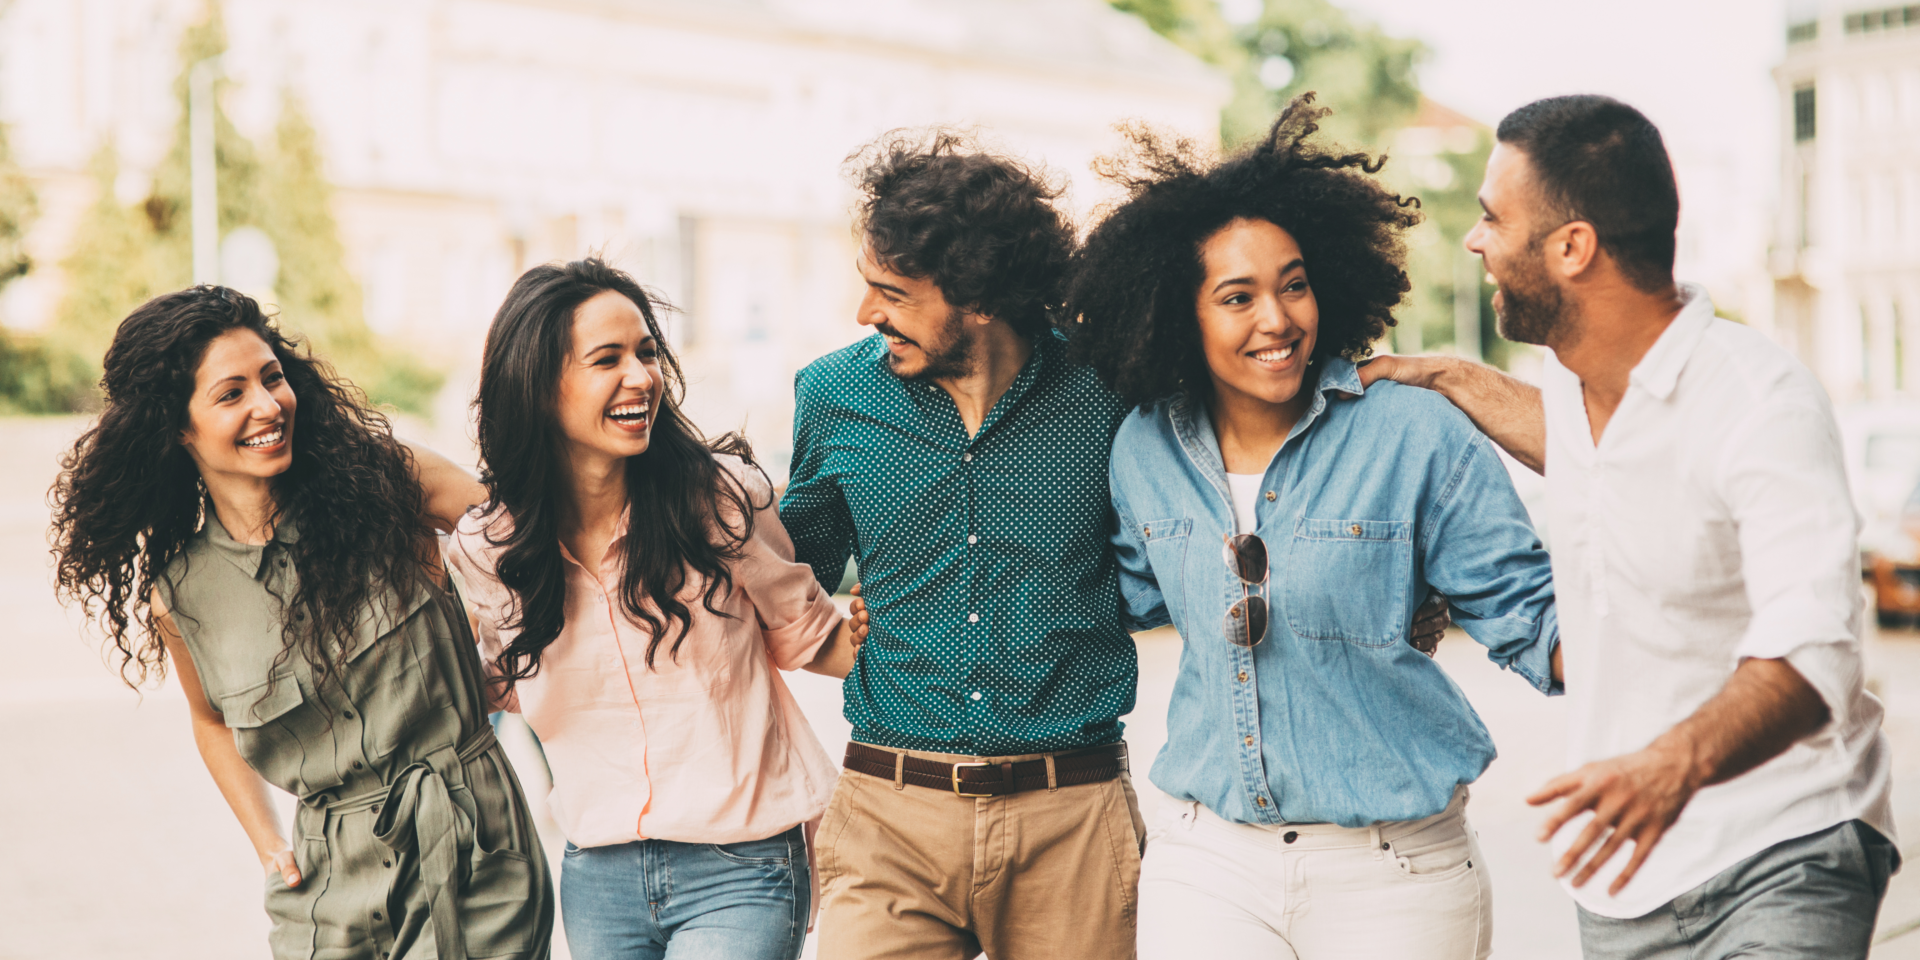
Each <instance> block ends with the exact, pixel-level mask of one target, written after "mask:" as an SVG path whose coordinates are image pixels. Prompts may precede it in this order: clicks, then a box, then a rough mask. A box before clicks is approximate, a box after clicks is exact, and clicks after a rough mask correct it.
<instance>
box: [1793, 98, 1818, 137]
mask: <svg viewBox="0 0 1920 960" xmlns="http://www.w3.org/2000/svg"><path fill="white" fill-rule="evenodd" d="M1813 108H1814V99H1813V88H1812V87H1810V86H1808V87H1796V88H1795V89H1794V91H1793V142H1795V143H1805V142H1807V141H1808V140H1812V139H1813V134H1814V114H1813Z"/></svg>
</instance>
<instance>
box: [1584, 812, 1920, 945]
mask: <svg viewBox="0 0 1920 960" xmlns="http://www.w3.org/2000/svg"><path fill="white" fill-rule="evenodd" d="M1898 869H1900V852H1899V851H1898V850H1896V849H1894V846H1893V844H1892V843H1891V842H1890V841H1888V840H1887V838H1885V837H1883V836H1881V835H1880V832H1879V831H1878V830H1875V829H1873V828H1872V827H1869V826H1867V825H1866V824H1865V823H1862V822H1860V821H1858V820H1850V821H1848V822H1846V823H1842V824H1839V825H1837V826H1833V827H1828V828H1827V829H1825V830H1822V831H1820V832H1819V833H1812V834H1808V835H1806V836H1804V837H1798V838H1795V839H1793V840H1787V841H1785V842H1782V843H1776V844H1774V845H1773V846H1771V847H1768V848H1767V849H1765V850H1762V851H1760V852H1759V853H1757V854H1754V855H1753V856H1751V857H1748V858H1747V859H1745V860H1742V861H1740V862H1739V863H1736V864H1734V865H1733V866H1732V867H1729V868H1728V869H1726V870H1725V871H1722V872H1721V873H1720V874H1718V875H1716V876H1715V877H1714V878H1713V879H1711V880H1708V881H1707V882H1706V883H1703V884H1701V885H1700V886H1698V887H1695V888H1693V889H1692V890H1689V891H1687V892H1686V893H1683V894H1681V895H1679V896H1677V897H1675V898H1673V900H1671V901H1669V902H1668V903H1667V904H1666V905H1665V906H1662V907H1661V908H1659V909H1658V910H1655V911H1653V912H1652V913H1649V914H1647V915H1646V916H1644V917H1635V918H1633V919H1631V920H1615V919H1613V918H1611V917H1603V916H1600V915H1598V914H1594V913H1589V912H1587V910H1586V909H1585V908H1581V910H1580V950H1581V953H1583V954H1584V955H1585V956H1586V958H1587V960H1719V958H1723V957H1754V958H1762V957H1764V958H1769V960H1801V958H1806V960H1813V958H1819V960H1841V958H1852V957H1865V956H1866V955H1867V946H1868V944H1869V943H1871V942H1872V940H1873V924H1874V919H1875V917H1877V916H1878V915H1879V913H1880V898H1881V897H1882V896H1884V895H1885V894H1886V892H1887V878H1888V877H1889V876H1891V875H1892V874H1893V872H1894V871H1896V870H1898Z"/></svg>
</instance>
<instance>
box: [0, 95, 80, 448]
mask: <svg viewBox="0 0 1920 960" xmlns="http://www.w3.org/2000/svg"><path fill="white" fill-rule="evenodd" d="M39 213H40V201H39V198H38V197H37V196H36V194H35V192H34V189H33V181H32V180H29V179H28V178H27V175H26V172H25V171H23V170H21V169H20V166H19V164H18V163H16V162H15V161H14V158H13V148H12V146H11V144H10V143H9V142H8V139H7V131H6V127H5V126H4V125H0V288H4V287H5V286H6V285H7V284H9V283H12V282H13V281H15V280H17V279H19V278H21V277H23V276H25V275H26V274H27V273H28V271H30V270H32V269H33V260H32V258H30V257H29V256H28V255H27V252H26V247H25V242H26V235H27V228H28V227H31V226H32V225H33V221H34V219H35V218H36V217H37V216H38V215H39ZM91 380H92V376H91V371H90V370H89V369H88V367H87V364H86V362H85V361H84V360H82V359H81V358H80V356H79V355H78V354H76V353H75V352H74V351H73V350H72V349H70V348H68V347H66V346H65V345H64V344H60V343H49V342H47V340H46V338H44V337H40V336H36V335H34V334H30V333H22V332H20V331H16V330H9V329H6V328H4V327H0V413H57V412H61V411H65V410H72V409H78V408H79V407H81V406H82V405H84V404H85V402H86V400H87V398H88V397H89V396H91V392H92V383H91Z"/></svg>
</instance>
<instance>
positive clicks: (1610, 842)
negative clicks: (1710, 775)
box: [1527, 743, 1700, 895]
mask: <svg viewBox="0 0 1920 960" xmlns="http://www.w3.org/2000/svg"><path fill="white" fill-rule="evenodd" d="M1699 789H1700V783H1699V781H1698V778H1697V777H1696V776H1695V775H1694V774H1693V772H1692V765H1691V764H1690V763H1688V758H1687V757H1686V756H1685V755H1684V754H1683V753H1681V752H1680V751H1678V750H1673V749H1668V748H1663V747H1662V746H1660V745H1659V744H1657V743H1656V744H1655V745H1654V746H1651V747H1648V748H1647V749H1645V750H1641V751H1639V752H1638V753H1629V754H1627V755H1625V756H1620V757H1614V758H1612V759H1610V760H1601V761H1598V762H1595V763H1589V764H1587V765H1586V766H1584V767H1581V768H1580V769H1578V770H1575V771H1573V772H1572V773H1568V774H1565V775H1562V776H1559V777H1556V778H1554V779H1553V780H1551V781H1548V783H1547V785H1546V786H1544V787H1541V788H1540V790H1539V791H1538V792H1536V793H1535V794H1534V795H1533V796H1530V797H1528V798H1527V802H1528V803H1530V804H1532V805H1534V806H1536V807H1537V806H1539V805H1541V804H1543V803H1548V802H1550V801H1553V800H1557V799H1560V798H1563V797H1564V798H1565V800H1566V802H1564V803H1562V804H1561V805H1560V807H1559V809H1557V810H1555V811H1554V812H1553V815H1552V816H1549V817H1548V818H1547V822H1546V823H1545V824H1543V825H1542V826H1541V828H1540V841H1541V842H1542V843H1544V842H1546V841H1547V840H1549V839H1552V837H1553V835H1554V834H1555V833H1558V832H1559V831H1560V828H1561V827H1562V826H1565V825H1566V823H1567V821H1569V820H1572V819H1573V818H1574V817H1576V816H1578V815H1579V814H1580V813H1581V812H1583V811H1587V810H1591V811H1593V819H1592V820H1591V821H1588V823H1587V826H1586V829H1584V830H1581V831H1580V836H1579V837H1577V838H1575V839H1574V841H1573V845H1572V846H1569V847H1568V848H1567V851H1566V853H1564V854H1562V855H1561V857H1560V860H1559V862H1557V863H1555V864H1554V866H1553V875H1554V876H1556V877H1564V876H1566V875H1567V873H1568V871H1570V870H1572V869H1573V868H1574V867H1575V866H1576V865H1578V864H1579V863H1580V860H1581V858H1582V857H1583V856H1584V855H1585V854H1586V852H1587V851H1588V850H1590V849H1592V847H1593V845H1594V844H1595V843H1600V849H1599V850H1598V851H1597V852H1595V853H1594V855H1593V856H1592V857H1591V858H1589V859H1588V860H1587V861H1586V865H1585V866H1583V867H1581V868H1580V872H1579V873H1577V874H1574V877H1573V885H1574V886H1576V887H1578V886H1582V885H1584V884H1585V883H1586V882H1587V881H1588V880H1590V879H1592V877H1593V875H1594V873H1595V872H1597V871H1598V870H1599V869H1600V867H1601V866H1602V865H1604V864H1605V863H1606V862H1607V861H1608V860H1611V859H1612V858H1613V855H1614V854H1615V853H1618V852H1619V850H1620V845H1621V844H1623V843H1625V842H1627V841H1629V840H1631V841H1633V856H1632V857H1630V858H1629V859H1628V860H1627V865H1626V867H1624V868H1623V869H1621V871H1620V875H1619V876H1617V877H1615V878H1614V881H1613V883H1612V885H1610V886H1609V887H1608V888H1607V893H1608V894H1610V895H1611V894H1618V893H1619V892H1620V891H1621V890H1622V889H1624V888H1625V887H1626V885H1627V881H1629V880H1632V879H1633V875H1634V873H1635V872H1637V871H1638V870H1639V869H1640V864H1642V863H1644V862H1645V861H1646V859H1647V855H1648V854H1650V853H1652V852H1653V848H1654V845H1655V844H1658V843H1659V842H1660V838H1661V837H1662V836H1663V835H1665V834H1666V832H1667V828H1668V827H1671V826H1673V821H1675V820H1677V819H1679V818H1680V811H1681V810H1682V809H1684V808H1685V807H1686V805H1687V801H1688V800H1691V799H1693V794H1694V792H1695V791H1697V790H1699ZM1603 841H1604V842H1603Z"/></svg>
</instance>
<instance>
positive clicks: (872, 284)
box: [853, 257, 913, 299]
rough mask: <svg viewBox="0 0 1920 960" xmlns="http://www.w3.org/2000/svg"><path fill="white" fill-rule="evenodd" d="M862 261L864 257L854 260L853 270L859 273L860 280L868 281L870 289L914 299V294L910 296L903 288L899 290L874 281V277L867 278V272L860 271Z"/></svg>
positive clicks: (891, 285) (888, 284)
mask: <svg viewBox="0 0 1920 960" xmlns="http://www.w3.org/2000/svg"><path fill="white" fill-rule="evenodd" d="M862 259H864V258H862V257H855V258H854V261H853V270H854V272H855V273H858V274H859V275H860V279H862V280H864V281H866V283H867V286H869V287H872V288H874V289H875V290H885V291H887V292H889V293H892V294H895V295H896V296H902V297H906V298H908V299H912V298H913V294H910V293H908V292H907V291H905V290H903V289H901V288H899V287H896V286H894V285H893V284H891V283H881V282H880V281H878V280H875V279H873V278H872V277H869V276H867V272H866V271H865V270H862V269H860V261H861V260H862Z"/></svg>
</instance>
